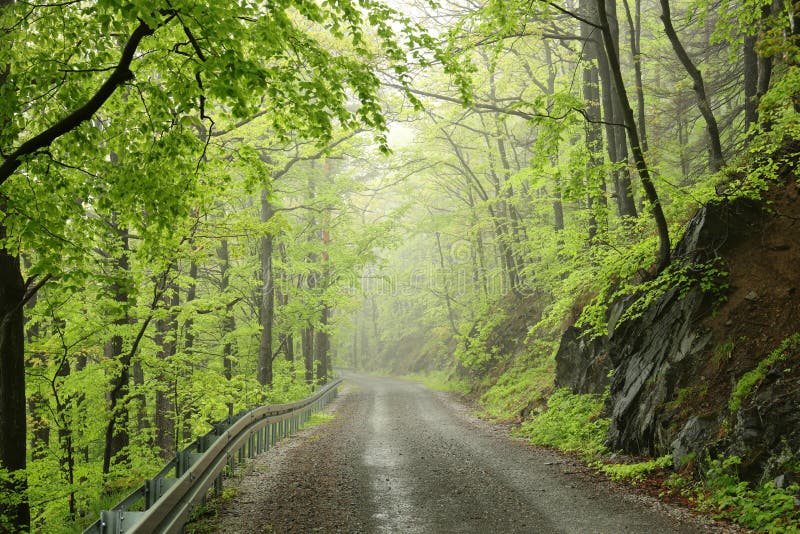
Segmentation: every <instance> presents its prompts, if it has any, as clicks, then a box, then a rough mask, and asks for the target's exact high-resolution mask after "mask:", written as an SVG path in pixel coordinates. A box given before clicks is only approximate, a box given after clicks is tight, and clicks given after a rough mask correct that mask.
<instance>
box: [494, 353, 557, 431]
mask: <svg viewBox="0 0 800 534" xmlns="http://www.w3.org/2000/svg"><path fill="white" fill-rule="evenodd" d="M554 377H555V364H554V362H553V361H552V360H547V361H545V362H540V363H539V364H538V365H536V364H533V365H531V366H527V365H526V366H524V367H523V366H522V365H515V366H513V367H512V368H511V369H509V370H508V371H506V372H505V373H503V374H502V375H501V376H500V378H499V379H498V380H497V382H495V384H494V385H493V386H492V387H491V388H489V389H488V390H486V392H485V393H484V394H483V395H482V396H481V400H480V403H481V406H483V409H484V413H485V414H486V415H488V416H489V417H491V418H493V419H513V418H514V417H516V416H518V415H519V413H520V412H521V411H522V410H523V409H524V408H525V407H526V406H528V403H530V402H531V401H535V400H540V399H542V398H543V397H544V396H545V394H546V392H547V391H548V390H549V389H551V388H552V387H553V381H554Z"/></svg>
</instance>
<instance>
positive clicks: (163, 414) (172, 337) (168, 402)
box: [155, 286, 180, 460]
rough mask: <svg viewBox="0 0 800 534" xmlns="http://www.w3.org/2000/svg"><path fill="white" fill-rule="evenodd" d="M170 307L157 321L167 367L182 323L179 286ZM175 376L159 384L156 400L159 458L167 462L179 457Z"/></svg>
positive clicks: (162, 378)
mask: <svg viewBox="0 0 800 534" xmlns="http://www.w3.org/2000/svg"><path fill="white" fill-rule="evenodd" d="M166 304H167V305H168V306H169V310H168V312H167V316H166V317H165V318H163V319H159V320H158V321H156V336H155V342H156V345H158V347H159V351H158V359H159V360H162V361H163V362H165V363H164V365H165V366H166V367H168V365H166V362H168V361H169V360H170V359H171V358H172V357H173V356H175V353H176V352H177V340H176V336H177V335H178V332H177V329H178V320H177V317H176V312H175V309H176V308H177V306H179V305H180V293H179V291H178V288H177V287H176V286H173V287H172V297H171V298H170V301H169V302H168V303H166ZM175 380H176V377H175V376H170V375H165V374H164V373H161V374H160V375H159V376H158V378H157V380H156V384H157V387H156V398H155V427H156V447H158V450H159V454H160V455H161V457H162V458H163V459H165V460H169V459H171V458H172V457H173V456H175V452H176V450H177V439H176V435H175V434H176V428H175V399H174V391H175V387H174V385H175Z"/></svg>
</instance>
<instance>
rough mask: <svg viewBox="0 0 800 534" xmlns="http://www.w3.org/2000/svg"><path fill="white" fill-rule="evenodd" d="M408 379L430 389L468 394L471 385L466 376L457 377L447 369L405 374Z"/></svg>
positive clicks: (404, 376)
mask: <svg viewBox="0 0 800 534" xmlns="http://www.w3.org/2000/svg"><path fill="white" fill-rule="evenodd" d="M402 378H404V379H406V380H413V381H414V382H420V383H422V384H423V385H424V386H425V387H427V388H428V389H432V390H434V391H444V392H447V393H460V394H461V395H466V394H467V393H469V392H470V389H471V387H472V386H471V385H470V382H469V380H468V379H466V378H457V377H454V376H452V375H451V373H449V372H447V371H430V372H428V373H412V374H407V375H403V377H402Z"/></svg>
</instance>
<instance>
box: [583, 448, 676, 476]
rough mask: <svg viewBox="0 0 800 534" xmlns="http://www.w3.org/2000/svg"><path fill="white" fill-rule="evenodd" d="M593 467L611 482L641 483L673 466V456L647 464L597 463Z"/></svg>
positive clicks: (663, 457) (647, 462)
mask: <svg viewBox="0 0 800 534" xmlns="http://www.w3.org/2000/svg"><path fill="white" fill-rule="evenodd" d="M592 465H593V467H595V468H597V469H600V470H601V471H603V472H604V473H605V474H606V476H608V478H610V479H611V480H616V481H619V480H628V481H630V482H633V483H637V482H641V481H642V480H644V479H645V478H647V476H648V475H650V474H652V473H654V472H655V471H659V470H661V469H665V468H667V467H670V466H671V465H672V455H671V454H667V455H666V456H661V457H660V458H653V459H652V460H648V461H646V462H637V463H634V464H608V463H603V462H596V463H594V464H592Z"/></svg>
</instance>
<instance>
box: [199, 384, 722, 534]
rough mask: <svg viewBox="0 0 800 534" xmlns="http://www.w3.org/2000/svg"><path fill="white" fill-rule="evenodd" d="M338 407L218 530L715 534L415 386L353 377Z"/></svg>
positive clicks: (279, 460) (285, 454)
mask: <svg viewBox="0 0 800 534" xmlns="http://www.w3.org/2000/svg"><path fill="white" fill-rule="evenodd" d="M337 404H338V405H337V417H336V419H334V420H333V421H332V422H330V423H327V424H325V425H323V426H321V427H316V428H313V429H310V430H307V431H304V432H303V433H302V434H301V435H300V436H298V437H297V438H292V439H290V440H288V442H287V443H286V444H282V445H280V446H279V447H278V448H276V449H274V450H273V451H270V453H268V454H266V455H264V457H262V458H260V459H258V460H257V464H256V466H255V467H254V468H253V474H252V475H250V476H247V477H244V479H243V481H242V485H241V488H240V490H239V492H238V494H237V497H236V498H235V499H233V500H232V501H231V502H230V503H228V504H227V505H225V506H224V507H223V509H222V510H221V511H220V515H219V518H218V520H217V523H216V524H215V526H214V530H215V531H216V532H387V533H388V532H391V533H408V534H413V533H436V534H438V533H450V532H453V533H455V532H459V533H461V532H464V533H495V532H496V533H505V532H531V533H551V532H552V533H581V534H584V533H609V534H618V533H623V532H630V533H633V532H641V533H648V534H649V533H661V532H664V533H669V532H713V531H719V529H718V528H717V527H715V526H713V525H702V524H700V523H698V522H694V521H693V520H691V519H686V517H687V514H685V513H684V514H680V513H679V514H674V513H673V514H672V515H667V514H666V513H665V512H664V511H663V510H662V509H659V508H664V507H663V506H660V505H658V504H657V503H653V502H652V501H650V500H649V499H645V498H641V497H637V496H635V495H633V494H631V493H630V492H627V491H623V490H621V489H620V488H618V487H617V486H615V485H613V484H611V483H608V482H604V481H600V480H598V479H596V478H595V477H591V476H588V475H586V473H585V471H584V470H581V469H578V468H577V466H576V465H574V464H573V463H572V462H571V461H569V460H567V459H564V458H563V457H562V456H560V455H556V454H554V453H551V452H549V451H543V450H541V449H538V448H534V447H531V446H529V445H526V444H525V443H522V442H519V441H513V440H510V439H509V438H508V437H507V436H506V434H505V432H504V431H502V430H501V429H498V428H496V427H494V426H492V425H489V424H487V423H484V422H482V421H480V420H478V419H476V418H474V417H472V416H471V415H470V414H469V413H468V410H467V409H466V408H465V407H464V406H463V405H461V404H459V403H457V402H454V401H452V400H450V398H449V397H448V396H446V395H443V394H439V393H435V392H431V391H429V390H427V389H425V388H424V387H422V386H420V385H418V384H415V383H411V382H406V381H400V380H392V379H386V378H373V377H365V376H350V377H348V386H347V387H346V390H345V393H344V394H343V395H342V396H341V397H340V399H339V401H337ZM575 471H578V473H575ZM672 516H677V517H683V518H684V519H675V518H673V517H672Z"/></svg>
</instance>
